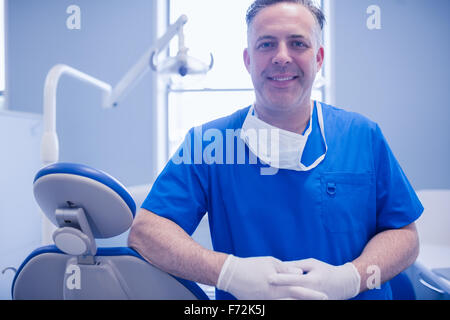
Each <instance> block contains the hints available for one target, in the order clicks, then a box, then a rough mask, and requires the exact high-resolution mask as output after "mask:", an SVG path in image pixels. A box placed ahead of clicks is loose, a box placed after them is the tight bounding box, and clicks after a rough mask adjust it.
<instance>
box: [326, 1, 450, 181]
mask: <svg viewBox="0 0 450 320" xmlns="http://www.w3.org/2000/svg"><path fill="white" fill-rule="evenodd" d="M331 1H332V2H333V7H334V9H335V10H334V21H332V24H331V25H330V27H331V28H332V29H333V31H334V37H333V40H334V45H335V52H334V53H335V56H334V57H333V58H334V62H335V64H334V68H335V75H336V78H335V79H334V82H333V83H334V91H335V95H336V101H335V102H336V105H338V106H340V107H344V108H346V109H349V110H353V111H357V112H360V113H362V114H364V115H366V116H368V117H369V118H371V119H373V120H375V121H377V122H378V123H379V124H380V126H381V128H382V130H383V133H384V134H385V136H386V137H387V139H388V141H389V143H390V145H391V147H392V149H393V151H394V153H395V154H396V156H397V158H398V160H399V161H400V163H401V165H402V167H403V169H404V170H405V172H406V174H407V176H408V177H409V179H410V181H411V182H412V184H413V186H414V187H415V188H416V189H424V188H450V166H449V163H450V148H449V146H450V126H449V125H448V122H449V119H450V108H449V107H450V102H449V101H450V91H449V89H448V87H449V80H450V63H449V59H448V55H449V52H450V40H449V39H450V38H449V36H448V31H449V30H450V20H449V19H448V13H449V12H450V1H448V0H433V1H425V0H339V1H334V0H331ZM374 4H375V5H378V6H379V7H380V9H381V21H382V25H381V30H373V31H370V30H369V29H368V28H367V27H366V20H367V18H368V17H369V15H368V14H366V10H367V8H368V7H369V6H370V5H374Z"/></svg>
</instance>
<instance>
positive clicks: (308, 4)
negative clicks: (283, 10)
mask: <svg viewBox="0 0 450 320" xmlns="http://www.w3.org/2000/svg"><path fill="white" fill-rule="evenodd" d="M280 2H292V3H297V4H300V5H302V6H304V7H305V8H306V9H308V10H309V11H310V12H311V13H312V15H313V16H314V17H315V18H316V21H317V23H318V25H319V26H320V30H323V26H324V24H325V15H324V14H323V12H322V10H321V9H320V8H318V7H317V6H316V5H315V4H314V2H313V1H312V0H255V1H254V2H253V3H252V4H251V5H250V7H249V8H248V10H247V15H246V21H247V26H249V27H250V24H251V23H252V21H253V19H254V18H255V16H256V15H257V14H258V13H259V12H260V11H261V10H262V9H264V8H267V7H269V6H271V5H274V4H277V3H280Z"/></svg>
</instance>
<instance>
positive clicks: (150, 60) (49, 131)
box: [41, 15, 214, 165]
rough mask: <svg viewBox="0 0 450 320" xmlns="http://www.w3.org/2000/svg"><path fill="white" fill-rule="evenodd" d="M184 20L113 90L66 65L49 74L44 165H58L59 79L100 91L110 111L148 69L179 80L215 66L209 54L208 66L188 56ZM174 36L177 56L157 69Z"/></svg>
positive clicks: (174, 25)
mask: <svg viewBox="0 0 450 320" xmlns="http://www.w3.org/2000/svg"><path fill="white" fill-rule="evenodd" d="M187 20H188V19H187V16H185V15H182V16H180V17H179V18H178V20H177V21H176V22H175V23H174V24H172V25H170V26H169V28H168V29H167V31H166V33H165V34H164V35H163V36H162V37H161V38H159V39H158V40H157V41H156V44H155V45H154V46H152V47H151V48H150V49H148V50H147V52H145V54H144V55H142V57H141V58H140V59H139V60H138V61H137V62H136V64H135V65H134V66H133V67H132V68H131V69H130V70H129V71H128V72H127V73H126V74H125V76H124V77H123V78H122V79H121V80H120V81H119V83H118V84H117V85H116V86H115V87H114V88H112V87H111V85H109V84H108V83H105V82H103V81H100V80H98V79H96V78H94V77H92V76H90V75H88V74H85V73H83V72H81V71H78V70H76V69H74V68H72V67H69V66H67V65H63V64H58V65H56V66H54V67H53V68H52V69H51V70H50V71H49V73H48V75H47V77H46V80H45V86H44V134H43V138H42V144H41V160H42V162H43V164H44V165H47V164H50V163H54V162H57V161H58V159H59V143H58V136H57V134H56V93H57V88H58V83H59V79H60V78H61V76H63V75H69V76H72V77H74V78H76V79H78V80H81V81H83V82H86V83H87V84H90V85H93V86H95V87H97V88H99V89H101V90H102V91H103V103H102V106H103V108H111V107H116V106H118V104H119V102H120V101H121V100H122V99H123V98H124V97H125V96H126V94H127V93H128V92H129V91H130V90H131V89H132V87H133V86H135V85H136V84H137V83H138V82H139V81H140V80H141V79H142V77H143V76H144V75H145V74H146V73H147V72H148V71H149V70H150V69H152V70H153V71H155V72H158V73H160V74H172V75H173V74H177V75H180V76H181V77H185V76H187V75H199V74H206V73H207V72H208V71H209V70H211V68H212V67H213V64H214V59H213V56H212V54H211V62H210V63H209V65H207V64H205V63H203V62H202V61H200V60H198V59H195V58H193V57H190V56H188V54H187V52H188V49H187V48H186V47H185V44H184V33H183V27H184V25H185V24H186V22H187ZM176 35H178V46H179V48H178V54H177V55H176V56H175V57H169V59H168V60H166V61H164V62H162V63H161V65H160V66H158V65H157V63H156V62H155V60H156V58H157V56H158V54H159V53H160V52H161V51H162V50H164V49H165V48H166V47H167V45H168V44H169V43H170V41H171V40H172V39H173V38H174V37H175V36H176Z"/></svg>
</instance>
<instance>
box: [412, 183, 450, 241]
mask: <svg viewBox="0 0 450 320" xmlns="http://www.w3.org/2000/svg"><path fill="white" fill-rule="evenodd" d="M417 195H418V197H419V199H420V201H421V202H422V205H423V206H424V212H423V214H422V216H421V217H420V218H419V219H418V220H417V222H416V225H417V230H418V232H419V239H420V242H421V243H422V244H433V245H442V246H450V232H449V230H450V190H449V189H428V190H420V191H418V192H417Z"/></svg>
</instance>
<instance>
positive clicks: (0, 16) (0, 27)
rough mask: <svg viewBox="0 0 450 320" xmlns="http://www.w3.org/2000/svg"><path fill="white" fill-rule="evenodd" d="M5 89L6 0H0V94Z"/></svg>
mask: <svg viewBox="0 0 450 320" xmlns="http://www.w3.org/2000/svg"><path fill="white" fill-rule="evenodd" d="M5 91H6V1H5V0H0V96H4V93H5ZM0 108H1V106H0Z"/></svg>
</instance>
